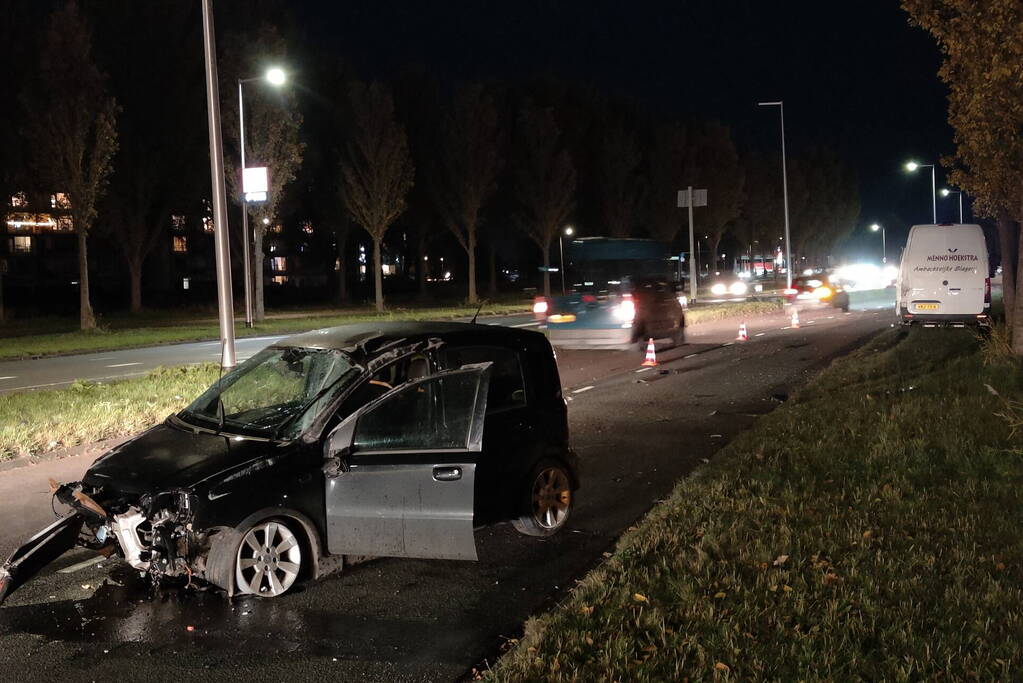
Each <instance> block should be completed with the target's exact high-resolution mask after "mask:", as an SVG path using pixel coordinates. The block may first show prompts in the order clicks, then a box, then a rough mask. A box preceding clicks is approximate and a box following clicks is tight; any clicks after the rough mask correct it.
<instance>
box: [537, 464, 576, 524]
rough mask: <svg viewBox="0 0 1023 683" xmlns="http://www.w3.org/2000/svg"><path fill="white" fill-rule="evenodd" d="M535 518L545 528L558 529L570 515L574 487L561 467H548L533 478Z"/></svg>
mask: <svg viewBox="0 0 1023 683" xmlns="http://www.w3.org/2000/svg"><path fill="white" fill-rule="evenodd" d="M532 503H533V519H534V520H535V521H536V523H537V524H538V525H539V526H541V527H542V528H544V529H557V528H558V527H560V526H561V525H562V524H564V522H565V519H566V518H567V517H568V509H569V507H570V506H571V504H572V487H571V485H570V484H569V481H568V475H567V474H566V473H565V471H564V470H563V469H561V468H560V467H548V468H546V469H543V470H541V471H540V473H539V474H537V475H536V479H534V480H533V497H532Z"/></svg>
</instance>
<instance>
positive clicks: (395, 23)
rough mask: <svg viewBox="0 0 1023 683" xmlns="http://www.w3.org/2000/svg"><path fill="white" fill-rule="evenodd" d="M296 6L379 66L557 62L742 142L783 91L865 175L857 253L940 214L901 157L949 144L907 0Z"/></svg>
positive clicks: (328, 42)
mask: <svg viewBox="0 0 1023 683" xmlns="http://www.w3.org/2000/svg"><path fill="white" fill-rule="evenodd" d="M298 8H299V9H298V13H299V16H298V23H299V25H300V26H301V27H303V29H304V30H305V31H307V35H308V39H309V40H311V41H316V42H317V43H320V44H321V45H322V46H325V47H328V49H330V50H333V51H336V52H337V53H338V54H340V55H342V56H343V57H345V58H346V59H347V60H349V61H351V62H352V63H353V64H354V65H355V66H356V68H357V69H358V71H359V72H360V73H361V74H362V75H363V76H364V77H369V78H374V77H386V76H387V75H389V74H391V73H393V72H394V71H395V70H396V69H398V68H400V67H402V66H405V65H408V64H422V65H425V66H426V67H428V68H430V69H432V70H434V71H436V73H437V74H438V75H440V76H442V77H444V78H447V79H449V80H452V81H460V80H470V79H487V78H503V79H509V80H517V79H522V78H528V77H530V76H535V75H542V74H554V75H557V76H561V77H564V78H567V79H569V80H574V81H580V82H584V83H590V84H593V85H596V86H598V87H600V88H601V89H604V90H606V91H608V92H611V93H617V94H623V95H628V96H631V97H634V98H636V99H638V100H639V101H641V102H642V103H644V104H645V105H646V106H647V107H648V108H649V110H650V111H652V112H654V113H655V114H656V115H660V116H665V117H671V116H674V115H689V114H695V115H699V116H704V117H716V118H720V119H722V120H724V121H726V122H727V123H729V124H731V125H732V126H733V127H734V129H735V132H736V136H737V138H738V139H740V140H745V139H750V138H751V137H756V136H770V137H772V138H773V139H777V136H778V118H777V109H758V108H757V107H756V106H755V103H756V102H757V101H758V100H777V99H784V100H785V109H786V111H785V114H786V132H787V136H788V143H789V147H790V150H798V147H799V146H800V145H801V144H807V143H813V142H819V143H823V144H827V145H831V146H833V147H834V148H835V149H837V150H838V151H839V152H840V153H841V154H842V156H843V157H844V158H845V159H846V160H847V161H848V162H849V163H850V165H852V166H853V167H854V168H856V169H857V171H858V172H859V175H860V182H861V197H862V207H863V208H862V215H861V220H860V223H861V225H860V226H859V229H858V233H859V234H858V235H857V236H856V237H854V238H853V239H852V240H851V241H850V244H849V250H850V251H851V252H858V251H863V250H866V249H877V248H878V247H877V246H876V245H875V243H876V242H877V236H876V235H868V234H865V233H864V226H866V225H869V224H870V223H872V222H875V221H879V222H882V223H884V224H885V225H886V228H887V229H888V234H889V239H890V240H891V239H894V240H899V239H900V238H901V236H902V235H904V234H905V231H906V230H908V225H909V224H911V223H914V222H929V221H930V177H929V172H928V171H927V170H926V169H924V170H922V171H918V172H917V173H916V174H907V173H906V172H904V171H903V170H902V163H903V162H904V161H905V160H907V159H910V158H915V159H917V160H919V161H920V162H921V163H927V162H930V161H934V160H936V159H937V158H938V157H939V156H940V155H942V154H948V153H950V152H951V151H952V133H951V129H950V128H949V127H948V125H947V123H946V100H945V98H946V90H945V87H944V85H943V84H942V83H941V82H940V81H939V80H938V78H937V69H938V66H939V64H940V57H939V54H938V50H937V48H936V46H935V44H934V42H933V41H932V39H931V38H930V37H929V36H928V35H927V34H925V33H924V32H923V31H921V30H919V29H916V28H913V27H911V26H909V24H908V22H907V17H906V15H905V13H904V12H903V11H902V10H901V9H900V8H899V4H898V2H897V0H868V1H867V2H854V3H833V2H802V1H797V2H792V1H785V2H766V1H760V2H741V1H738V0H731V1H728V0H719V1H715V2H621V1H619V2H610V1H596V2H567V1H561V2H555V1H548V2H542V1H538V0H519V1H517V2H506V3H497V2H479V1H476V2H467V1H464V0H459V1H453V0H444V1H443V2H433V3H423V2H396V1H394V0H375V1H374V2H343V3H342V2H315V1H314V0H302V1H301V2H299V3H298ZM938 186H939V188H940V187H941V186H942V177H941V173H940V170H939V177H938ZM955 212H957V209H956V208H955V203H954V201H953V199H948V200H942V199H941V198H940V197H939V199H938V219H939V221H942V220H953V219H954V218H955V217H956V216H955V215H954V213H955ZM967 220H969V216H967ZM864 253H866V252H864Z"/></svg>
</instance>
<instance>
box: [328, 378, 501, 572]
mask: <svg viewBox="0 0 1023 683" xmlns="http://www.w3.org/2000/svg"><path fill="white" fill-rule="evenodd" d="M490 365H491V364H490V363H483V364H479V365H472V366H464V367H462V368H459V369H457V370H449V371H447V372H442V373H439V374H436V375H433V376H430V377H426V378H423V379H418V380H414V381H410V382H407V383H405V384H403V385H401V386H400V387H397V388H395V389H393V390H392V391H390V392H388V393H387V394H385V395H384V396H382V397H380V398H379V399H377V400H375V401H373V402H372V403H370V404H369V405H367V406H365V407H364V408H362V409H360V410H359V411H357V412H356V413H355V414H353V415H351V416H350V417H348V418H347V419H345V420H344V421H343V422H342V423H341V424H340V425H338V427H337V428H336V429H335V430H334V431H333V432H331V434H330V436H329V437H328V439H327V446H326V454H325V455H326V458H327V462H326V464H325V465H324V473H325V474H326V486H327V492H326V508H327V509H326V518H327V548H328V550H329V552H331V553H333V554H345V555H372V556H389V557H431V558H446V559H467V560H475V559H476V545H475V542H474V540H473V487H474V478H475V469H476V454H477V453H478V452H479V451H480V449H481V448H482V443H483V418H484V414H485V412H486V401H487V388H488V382H489V371H490Z"/></svg>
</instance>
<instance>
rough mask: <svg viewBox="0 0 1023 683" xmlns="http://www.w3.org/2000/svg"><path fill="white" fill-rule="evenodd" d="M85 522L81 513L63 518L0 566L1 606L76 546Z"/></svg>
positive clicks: (31, 539)
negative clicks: (16, 591) (22, 585)
mask: <svg viewBox="0 0 1023 683" xmlns="http://www.w3.org/2000/svg"><path fill="white" fill-rule="evenodd" d="M84 522H85V519H84V518H83V517H82V515H81V514H80V513H78V512H73V513H71V514H69V515H67V516H66V517H61V518H60V519H58V520H57V521H56V522H54V523H53V524H51V525H50V526H48V527H46V528H45V529H43V530H42V531H40V532H39V533H38V534H36V535H35V536H33V537H32V538H30V539H29V540H28V542H27V543H25V545H23V546H21V547H20V548H18V549H17V550H16V551H14V554H12V555H11V557H10V559H8V560H7V561H6V562H5V563H4V564H3V566H2V567H0V604H3V602H4V600H6V599H7V596H8V595H10V594H11V593H13V592H14V591H15V590H17V589H18V588H19V587H20V586H21V584H23V583H25V582H26V581H28V580H29V579H31V578H32V577H33V576H35V575H36V574H38V573H39V571H40V570H42V568H43V567H45V566H46V565H48V564H50V563H51V562H53V561H54V560H56V559H57V558H58V557H60V556H61V555H63V554H64V553H66V552H67V551H68V550H71V549H72V548H74V547H75V544H76V543H77V541H78V534H79V533H80V532H81V530H82V524H83V523H84Z"/></svg>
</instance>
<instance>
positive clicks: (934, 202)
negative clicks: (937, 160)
mask: <svg viewBox="0 0 1023 683" xmlns="http://www.w3.org/2000/svg"><path fill="white" fill-rule="evenodd" d="M927 167H930V169H931V222H932V223H934V224H935V225H937V224H938V190H937V187H936V186H935V181H934V164H918V163H916V162H915V161H909V162H906V170H907V171H909V172H910V173H913V172H915V171H916V169H918V168H927Z"/></svg>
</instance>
